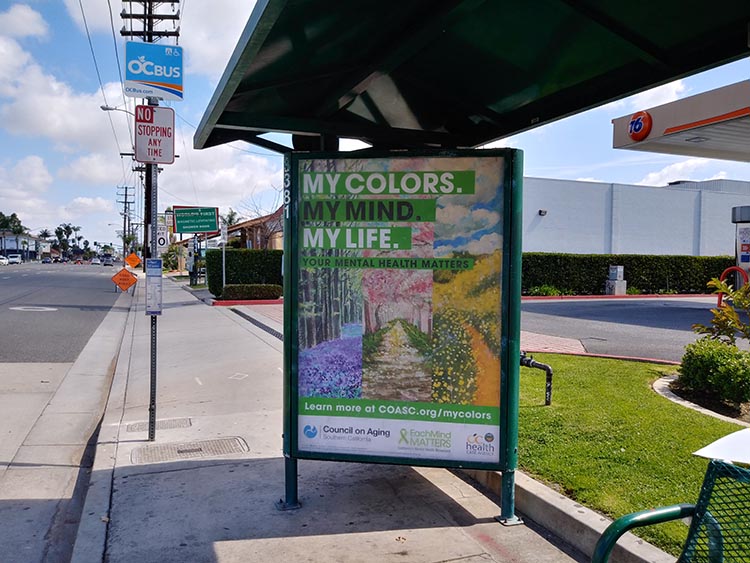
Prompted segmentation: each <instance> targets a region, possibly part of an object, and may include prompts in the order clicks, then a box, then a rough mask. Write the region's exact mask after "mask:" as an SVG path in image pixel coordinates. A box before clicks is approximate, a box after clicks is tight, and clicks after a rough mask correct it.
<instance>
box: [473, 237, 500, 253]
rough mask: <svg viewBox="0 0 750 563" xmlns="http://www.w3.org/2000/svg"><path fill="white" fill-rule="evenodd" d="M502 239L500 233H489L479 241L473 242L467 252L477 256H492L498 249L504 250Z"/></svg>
mask: <svg viewBox="0 0 750 563" xmlns="http://www.w3.org/2000/svg"><path fill="white" fill-rule="evenodd" d="M502 243H503V241H502V238H500V235H499V234H498V233H489V234H486V235H484V236H482V238H480V239H479V240H472V241H471V242H470V243H469V244H468V245H467V247H466V251H467V252H469V253H470V254H474V255H475V256H479V255H481V254H491V253H492V252H494V251H495V250H497V249H498V248H502Z"/></svg>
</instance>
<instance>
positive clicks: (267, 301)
mask: <svg viewBox="0 0 750 563" xmlns="http://www.w3.org/2000/svg"><path fill="white" fill-rule="evenodd" d="M283 304H284V300H283V299H256V300H254V301H246V300H235V301H231V300H226V301H219V300H216V299H214V300H213V301H212V302H211V306H212V307H233V306H237V305H283Z"/></svg>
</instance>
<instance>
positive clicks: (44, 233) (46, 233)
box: [39, 229, 52, 241]
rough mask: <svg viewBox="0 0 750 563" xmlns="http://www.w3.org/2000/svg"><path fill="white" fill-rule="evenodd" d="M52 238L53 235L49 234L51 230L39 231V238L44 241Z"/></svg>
mask: <svg viewBox="0 0 750 563" xmlns="http://www.w3.org/2000/svg"><path fill="white" fill-rule="evenodd" d="M51 236H52V233H50V232H49V229H42V230H41V231H39V238H41V239H44V240H45V241H46V240H47V239H48V238H50V237H51Z"/></svg>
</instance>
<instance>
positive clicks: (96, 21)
mask: <svg viewBox="0 0 750 563" xmlns="http://www.w3.org/2000/svg"><path fill="white" fill-rule="evenodd" d="M108 4H113V5H114V6H117V5H119V4H120V3H119V2H103V1H102V0H80V4H79V0H65V8H66V9H67V10H68V15H70V18H71V19H72V20H73V21H74V22H75V23H76V25H77V26H78V29H80V30H81V31H85V29H86V27H85V26H84V21H83V14H81V5H83V13H84V14H85V15H86V25H87V26H88V28H89V32H91V33H93V32H95V31H104V32H107V33H110V32H111V23H110V19H109V7H108ZM112 18H113V20H114V21H115V29H119V28H120V27H121V26H120V25H119V23H120V21H121V20H120V15H119V14H118V13H117V11H116V10H115V8H114V7H113V13H112Z"/></svg>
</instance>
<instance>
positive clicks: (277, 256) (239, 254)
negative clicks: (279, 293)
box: [206, 248, 284, 297]
mask: <svg viewBox="0 0 750 563" xmlns="http://www.w3.org/2000/svg"><path fill="white" fill-rule="evenodd" d="M221 254H222V251H221V250H209V251H208V252H207V253H206V279H207V281H208V290H209V291H210V292H211V294H212V295H214V296H215V297H221V294H222V271H221ZM283 254H284V253H283V251H281V250H254V249H244V248H243V249H239V250H236V249H232V248H228V249H227V250H226V260H227V263H226V275H227V285H229V284H241V285H252V284H273V285H282V272H281V258H282V256H283Z"/></svg>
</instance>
